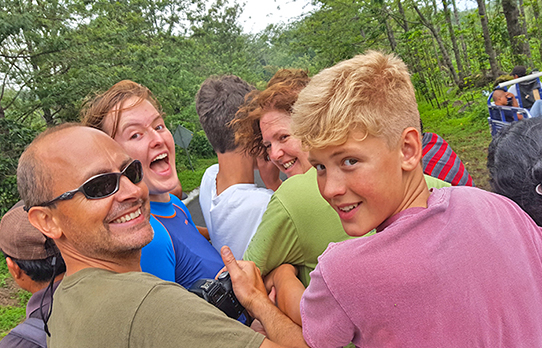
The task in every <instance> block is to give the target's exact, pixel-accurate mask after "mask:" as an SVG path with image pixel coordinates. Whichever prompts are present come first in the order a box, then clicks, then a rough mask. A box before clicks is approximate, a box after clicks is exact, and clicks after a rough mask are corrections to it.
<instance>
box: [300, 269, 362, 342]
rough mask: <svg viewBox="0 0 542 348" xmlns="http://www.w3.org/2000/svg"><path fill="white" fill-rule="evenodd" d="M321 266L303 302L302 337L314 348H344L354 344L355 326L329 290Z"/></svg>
mask: <svg viewBox="0 0 542 348" xmlns="http://www.w3.org/2000/svg"><path fill="white" fill-rule="evenodd" d="M320 263H321V261H320ZM320 263H319V264H318V266H316V269H315V270H314V271H313V272H311V283H310V284H309V287H308V288H307V290H305V292H304V293H303V297H302V298H301V304H300V307H301V308H300V309H301V321H302V323H303V337H304V338H305V341H306V342H307V344H308V345H309V346H310V347H313V348H315V347H344V346H346V345H348V344H349V343H350V342H352V339H353V337H354V333H355V326H354V325H353V324H352V321H351V320H350V318H349V317H348V316H347V314H346V313H345V311H344V310H343V308H342V307H341V305H340V303H338V302H337V300H336V299H335V297H334V296H333V293H332V291H331V290H330V289H329V287H328V285H327V283H326V281H325V279H324V276H323V275H322V273H321V267H320ZM351 290H354V289H351ZM345 291H350V290H345Z"/></svg>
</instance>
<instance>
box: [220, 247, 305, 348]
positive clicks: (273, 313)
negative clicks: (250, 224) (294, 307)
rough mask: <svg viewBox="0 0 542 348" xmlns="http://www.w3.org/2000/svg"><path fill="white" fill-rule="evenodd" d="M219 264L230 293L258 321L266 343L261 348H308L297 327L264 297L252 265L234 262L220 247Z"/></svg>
mask: <svg viewBox="0 0 542 348" xmlns="http://www.w3.org/2000/svg"><path fill="white" fill-rule="evenodd" d="M220 253H221V255H222V260H223V261H224V264H225V265H226V268H227V269H228V272H229V273H230V277H231V280H232V286H233V291H234V292H235V295H236V297H237V299H238V300H239V302H241V304H242V305H243V306H244V307H245V308H246V309H247V310H248V311H249V312H250V313H251V315H252V316H253V317H254V318H256V319H258V320H259V321H260V322H261V323H262V325H263V327H264V329H265V332H266V333H267V337H268V338H269V340H270V341H267V340H266V341H264V342H263V344H262V347H275V346H276V345H275V344H274V343H276V344H280V345H283V346H286V347H308V346H307V344H306V343H305V340H304V339H303V333H302V331H301V327H299V326H298V325H296V324H295V323H294V322H293V321H292V320H290V318H288V317H287V316H286V315H285V314H284V313H282V312H281V311H280V310H279V309H278V308H277V307H276V306H275V305H274V304H273V303H272V302H271V300H270V299H269V298H268V297H267V292H266V290H265V285H264V283H263V280H262V277H261V275H260V270H259V269H258V268H257V267H256V265H255V264H254V263H253V262H249V261H237V260H235V257H234V256H233V254H232V252H231V250H230V248H228V247H227V246H224V247H222V249H221V251H220Z"/></svg>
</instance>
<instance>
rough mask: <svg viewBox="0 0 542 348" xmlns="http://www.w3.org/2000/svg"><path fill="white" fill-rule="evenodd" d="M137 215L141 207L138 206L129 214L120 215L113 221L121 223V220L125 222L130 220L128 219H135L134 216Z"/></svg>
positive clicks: (139, 213)
mask: <svg viewBox="0 0 542 348" xmlns="http://www.w3.org/2000/svg"><path fill="white" fill-rule="evenodd" d="M139 215H141V208H139V209H138V210H136V211H135V212H133V213H130V214H126V215H124V216H121V217H120V218H118V219H116V220H115V221H113V222H114V223H116V224H121V223H123V222H127V221H130V220H133V219H135V218H136V217H138V216H139Z"/></svg>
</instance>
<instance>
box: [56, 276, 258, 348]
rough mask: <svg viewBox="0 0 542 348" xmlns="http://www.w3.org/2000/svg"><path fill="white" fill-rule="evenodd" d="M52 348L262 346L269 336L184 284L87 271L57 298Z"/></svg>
mask: <svg viewBox="0 0 542 348" xmlns="http://www.w3.org/2000/svg"><path fill="white" fill-rule="evenodd" d="M49 330H50V332H51V337H50V338H49V340H48V347H50V348H59V347H62V348H64V347H65V348H68V347H69V348H73V347H78V348H85V347H92V348H94V347H142V348H143V347H145V348H151V347H156V348H167V347H259V346H260V345H261V343H262V342H263V339H264V336H263V335H261V334H259V333H257V332H255V331H253V330H252V329H250V328H248V327H246V326H244V325H243V324H241V323H240V322H238V321H236V320H233V319H230V318H228V317H227V316H226V315H225V314H224V313H222V312H221V311H220V310H218V309H217V308H215V307H214V306H212V305H210V304H208V303H207V302H205V301H204V300H202V299H200V298H199V297H198V296H197V295H195V294H191V293H189V292H188V291H187V290H185V289H184V288H183V287H181V286H180V285H178V284H175V283H171V282H165V281H163V280H160V279H158V278H156V277H154V276H152V275H150V274H147V273H143V272H129V273H114V272H110V271H106V270H103V269H97V268H87V269H83V270H81V271H79V272H77V273H75V274H73V275H70V276H68V277H65V278H64V280H62V282H61V283H60V285H59V287H58V289H57V291H56V292H55V295H54V304H53V313H52V316H51V319H50V321H49Z"/></svg>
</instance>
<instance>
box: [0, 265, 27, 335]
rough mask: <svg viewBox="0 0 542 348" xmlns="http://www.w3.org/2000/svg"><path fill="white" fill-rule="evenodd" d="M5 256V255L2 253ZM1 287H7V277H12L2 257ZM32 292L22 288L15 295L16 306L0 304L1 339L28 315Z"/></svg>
mask: <svg viewBox="0 0 542 348" xmlns="http://www.w3.org/2000/svg"><path fill="white" fill-rule="evenodd" d="M2 256H3V255H2ZM0 259H1V260H0V287H1V288H6V286H7V284H6V279H7V278H10V277H11V275H10V274H9V271H8V268H7V266H6V259H4V257H0ZM30 296H31V294H30V293H29V292H28V291H24V290H22V289H20V290H19V291H17V292H16V294H15V295H14V297H16V298H17V299H18V305H16V306H0V339H2V338H3V337H4V336H6V335H7V334H8V332H9V330H11V329H12V328H14V327H15V326H17V325H18V324H19V323H20V322H22V321H23V320H24V318H25V316H26V303H27V302H28V300H29V299H30Z"/></svg>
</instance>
